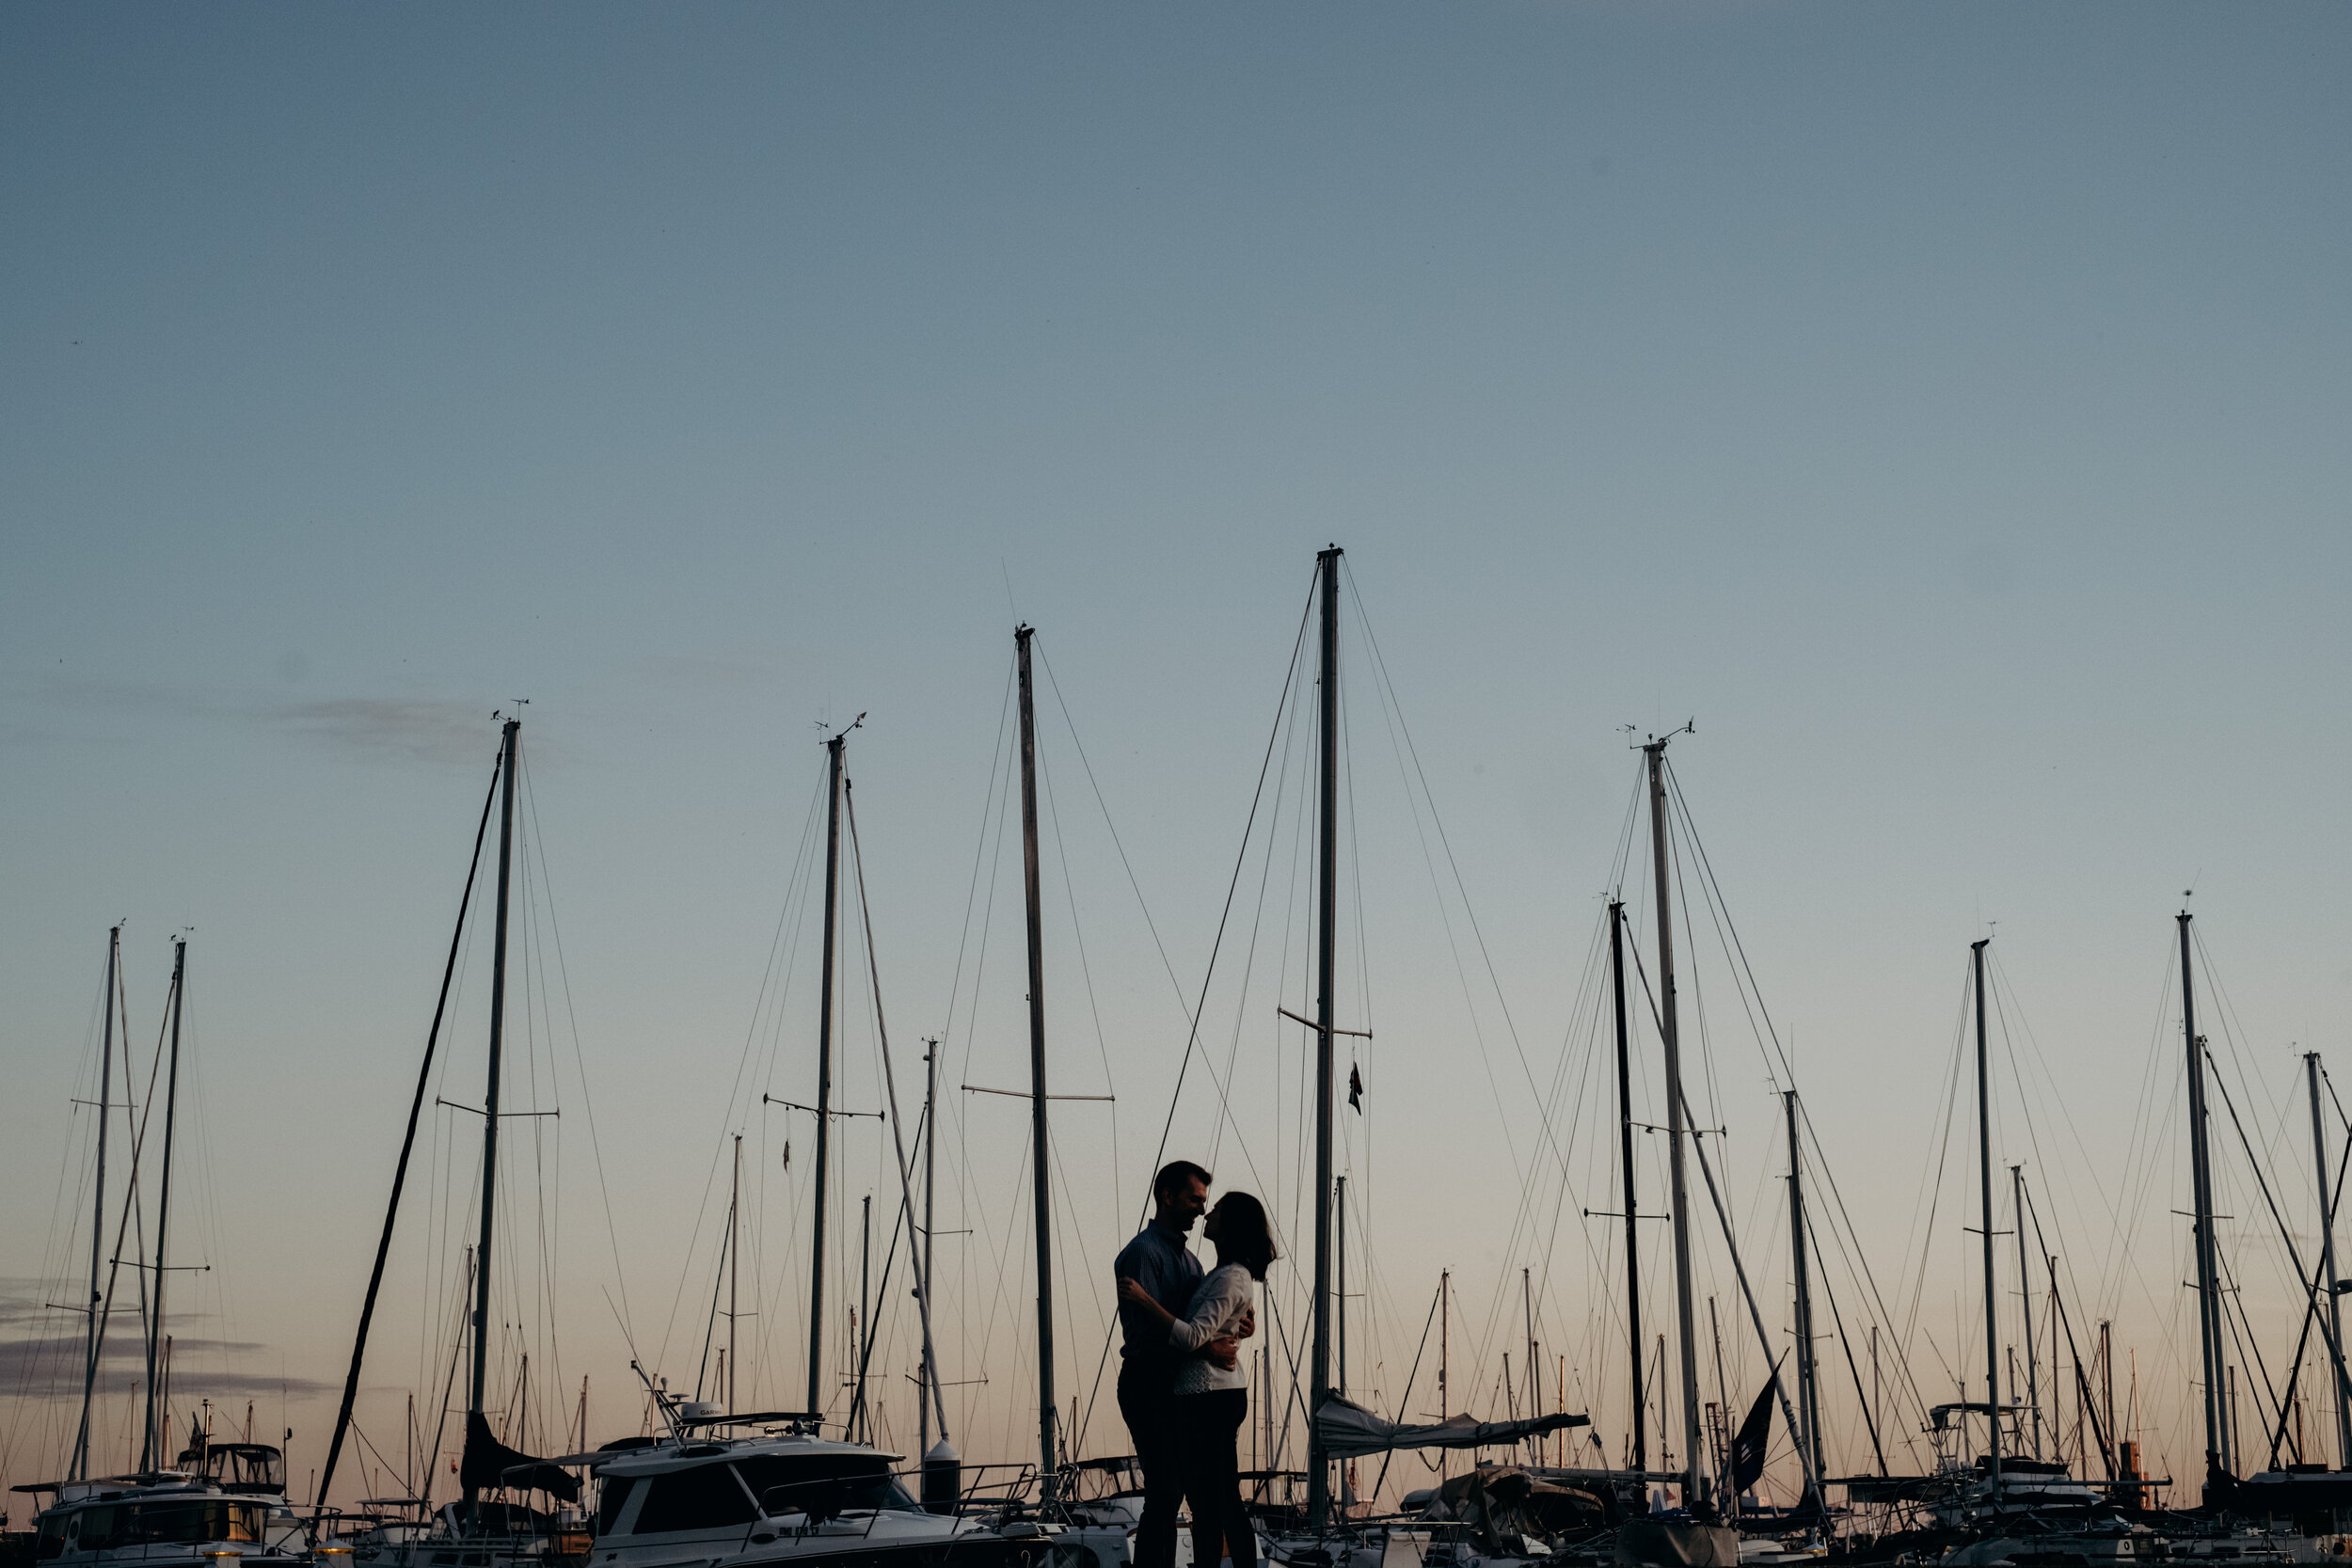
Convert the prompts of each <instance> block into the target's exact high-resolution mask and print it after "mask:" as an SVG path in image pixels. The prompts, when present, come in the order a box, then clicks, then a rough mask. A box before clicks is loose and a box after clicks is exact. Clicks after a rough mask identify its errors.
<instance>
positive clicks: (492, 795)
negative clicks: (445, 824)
mask: <svg viewBox="0 0 2352 1568" xmlns="http://www.w3.org/2000/svg"><path fill="white" fill-rule="evenodd" d="M521 746H522V723H521V721H519V720H516V719H508V720H506V721H505V722H504V726H503V728H502V730H501V738H500V745H499V754H498V760H497V763H496V765H495V767H494V768H493V770H492V773H491V783H490V790H489V793H488V795H487V796H486V797H485V800H484V801H483V806H482V822H481V826H480V827H479V828H477V829H476V830H475V833H474V858H473V862H472V863H471V864H470V865H469V868H468V870H467V875H466V891H465V895H464V896H463V897H462V898H461V899H460V900H459V903H458V912H457V928H456V931H455V933H454V934H453V936H452V938H451V940H450V950H449V961H448V964H447V965H446V967H445V968H444V969H443V971H442V977H441V995H440V1001H439V1003H438V1004H437V1006H435V1008H434V1016H433V1028H432V1032H431V1034H430V1035H429V1036H428V1037H427V1041H426V1045H425V1053H424V1066H423V1068H422V1069H421V1071H420V1073H419V1075H418V1079H417V1094H416V1099H415V1101H414V1103H412V1104H411V1106H410V1108H409V1113H408V1130H407V1133H406V1136H405V1140H404V1141H403V1143H402V1145H401V1151H400V1160H399V1163H398V1164H397V1165H396V1166H395V1167H394V1171H393V1177H392V1191H391V1199H390V1202H389V1205H388V1207H387V1209H386V1212H385V1216H384V1229H383V1235H382V1239H381V1240H380V1241H379V1243H377V1246H376V1253H375V1265H374V1270H373V1273H372V1274H371V1275H370V1276H369V1280H368V1288H367V1294H366V1297H365V1300H364V1303H363V1305H362V1306H361V1307H360V1313H359V1324H358V1334H357V1336H356V1338H355V1339H354V1341H353V1347H352V1354H351V1365H350V1370H349V1373H348V1375H347V1376H346V1378H345V1380H344V1384H343V1395H342V1408H341V1409H340V1410H339V1411H338V1412H337V1415H336V1420H335V1428H334V1433H333V1436H332V1437H331V1438H330V1440H329V1442H328V1445H327V1452H326V1465H325V1467H324V1469H323V1470H322V1471H321V1473H320V1476H319V1482H318V1495H317V1497H316V1499H315V1500H314V1504H313V1506H314V1508H315V1509H316V1511H317V1516H318V1518H319V1521H320V1528H321V1529H322V1530H325V1529H326V1528H330V1526H329V1522H328V1521H329V1515H328V1513H327V1511H326V1496H327V1490H328V1488H329V1487H330V1486H331V1485H332V1484H333V1482H334V1478H335V1469H336V1464H337V1461H338V1460H339V1458H340V1457H341V1455H342V1449H343V1442H344V1439H345V1437H346V1436H347V1435H348V1434H349V1433H350V1432H351V1431H352V1408H353V1403H354V1401H355V1400H356V1398H357V1396H358V1388H359V1373H360V1369H361V1367H362V1365H363V1364H364V1361H365V1358H366V1354H367V1343H368V1329H369V1325H370V1323H371V1322H372V1321H373V1317H374V1313H375V1306H376V1298H377V1293H378V1291H380V1289H381V1287H382V1285H383V1279H384V1265H385V1259H386V1258H387V1257H388V1256H389V1252H390V1250H391V1243H392V1232H393V1226H394V1223H395V1221H396V1220H397V1218H398V1216H399V1212H400V1197H401V1190H402V1188H403V1186H404V1185H405V1180H406V1178H407V1172H408V1161H409V1156H410V1154H411V1152H412V1151H413V1149H414V1148H415V1145H416V1136H417V1123H418V1117H419V1115H420V1113H421V1110H422V1109H423V1106H424V1101H425V1093H426V1090H427V1088H428V1087H429V1085H430V1084H431V1082H432V1072H433V1058H434V1053H435V1050H436V1048H437V1045H438V1043H439V1040H440V1032H441V1022H442V1019H443V1017H444V1015H445V1013H446V1011H447V1008H448V1006H449V997H450V984H451V979H452V977H453V975H454V974H455V973H456V968H457V959H458V956H459V953H460V951H461V944H462V942H463V941H464V938H465V932H466V915H467V911H468V910H469V908H470V907H471V905H472V901H473V891H474V881H475V877H476V874H477V873H478V872H479V870H480V868H481V859H482V846H483V843H484V841H485V837H486V835H487V832H488V830H489V824H490V816H491V814H492V812H493V810H494V809H495V810H496V811H497V812H498V816H499V821H500V826H499V843H498V865H497V873H498V875H497V881H498V894H497V900H498V902H497V926H496V931H495V935H494V938H493V942H492V949H491V981H490V1018H489V1053H488V1054H489V1060H488V1068H489V1071H488V1082H487V1085H486V1087H485V1090H484V1094H483V1102H482V1106H481V1109H480V1115H481V1117H482V1124H483V1143H482V1191H481V1196H480V1200H479V1204H478V1209H479V1213H478V1222H479V1225H480V1227H481V1228H480V1233H479V1239H478V1240H477V1242H476V1243H475V1245H474V1247H473V1249H472V1254H471V1267H472V1280H471V1285H472V1291H473V1301H472V1311H471V1313H470V1315H469V1323H468V1325H467V1326H468V1333H467V1338H466V1342H465V1345H464V1346H463V1347H462V1348H464V1349H467V1350H469V1351H470V1353H471V1354H470V1357H469V1359H470V1362H471V1370H470V1375H469V1377H468V1379H467V1381H466V1396H467V1397H466V1427H465V1432H466V1437H465V1449H464V1453H463V1457H462V1458H461V1459H460V1461H459V1465H458V1483H459V1485H460V1486H461V1487H462V1488H463V1495H462V1496H461V1497H459V1498H458V1499H457V1500H456V1501H454V1502H452V1503H448V1504H446V1505H444V1506H442V1507H441V1508H440V1509H439V1510H438V1511H437V1512H435V1513H431V1515H430V1518H429V1522H427V1523H424V1524H423V1526H422V1528H419V1524H418V1523H417V1522H415V1521H409V1522H404V1523H393V1522H390V1521H377V1522H373V1524H372V1525H371V1527H370V1528H366V1529H364V1530H361V1531H359V1532H357V1533H356V1534H355V1535H353V1536H352V1537H351V1538H350V1543H351V1544H350V1549H351V1552H352V1555H353V1557H354V1558H355V1559H357V1560H363V1561H367V1562H370V1563H375V1564H382V1565H384V1568H500V1565H502V1564H507V1563H513V1562H517V1561H530V1562H537V1563H558V1562H580V1561H584V1560H585V1558H586V1554H587V1550H588V1543H589V1532H588V1528H587V1525H588V1521H587V1519H586V1516H585V1515H584V1514H583V1513H580V1512H578V1511H577V1510H575V1509H570V1508H559V1509H556V1510H546V1509H538V1508H533V1507H531V1506H529V1505H527V1504H525V1503H522V1502H520V1501H516V1500H515V1499H514V1496H513V1495H514V1494H516V1493H521V1494H525V1495H528V1494H529V1493H531V1492H534V1491H535V1492H540V1493H544V1494H546V1495H547V1496H548V1497H550V1498H552V1499H553V1500H555V1501H556V1502H557V1503H559V1504H567V1505H568V1504H572V1503H576V1502H577V1501H578V1499H579V1497H580V1483H579V1481H578V1480H577V1479H576V1478H575V1477H574V1476H573V1475H572V1474H571V1473H570V1472H569V1471H568V1470H566V1469H565V1468H564V1466H562V1465H554V1464H550V1463H548V1461H545V1460H540V1459H534V1458H532V1456H531V1455H529V1454H526V1453H521V1452H518V1451H517V1450H516V1449H511V1448H509V1447H507V1446H506V1444H505V1442H504V1441H503V1440H502V1439H501V1437H500V1436H499V1434H498V1433H495V1432H494V1431H493V1430H492V1429H491V1426H490V1421H489V1418H488V1415H487V1413H486V1408H485V1407H486V1403H487V1400H488V1384H489V1349H490V1343H491V1340H492V1338H493V1336H494V1328H493V1321H492V1317H491V1300H492V1289H491V1287H492V1279H493V1275H494V1273H495V1268H494V1264H495V1260H496V1258H497V1256H498V1255H497V1253H496V1251H495V1250H494V1249H493V1247H492V1241H493V1233H494V1222H495V1220H496V1217H497V1215H498V1212H499V1203H498V1196H499V1189H498V1170H499V1127H500V1121H501V1111H500V1108H499V1101H500V1091H501V1086H502V1085H501V1053H502V1048H503V1046H504V1043H505V1039H504V1034H505V1016H506V990H507V954H508V941H507V939H508V927H509V923H510V922H509V915H510V902H511V898H510V895H511V891H512V880H513V872H514V865H515V861H516V852H515V843H514V840H515V799H516V797H515V781H516V767H517V764H518V760H519V754H520V751H521ZM468 1109H471V1107H468ZM510 1114H511V1113H510ZM428 1473H429V1472H428ZM491 1493H503V1494H506V1496H504V1497H491V1496H486V1495H485V1494H491ZM413 1506H417V1507H419V1508H420V1509H423V1508H429V1507H430V1506H431V1505H430V1504H429V1502H424V1501H420V1502H419V1503H417V1504H415V1505H413Z"/></svg>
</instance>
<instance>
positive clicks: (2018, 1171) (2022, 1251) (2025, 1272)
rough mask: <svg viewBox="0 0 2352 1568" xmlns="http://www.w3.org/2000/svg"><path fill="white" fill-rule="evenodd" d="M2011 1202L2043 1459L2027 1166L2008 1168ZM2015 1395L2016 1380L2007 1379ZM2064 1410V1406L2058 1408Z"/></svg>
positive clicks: (2030, 1392)
mask: <svg viewBox="0 0 2352 1568" xmlns="http://www.w3.org/2000/svg"><path fill="white" fill-rule="evenodd" d="M2009 1179H2010V1187H2011V1188H2012V1189H2013V1192H2014V1196H2013V1198H2012V1199H2011V1202H2012V1205H2013V1208H2014V1212H2015V1213H2016V1215H2017V1298H2018V1300H2019V1301H2021V1302H2023V1303H2024V1304H2025V1307H2026V1417H2027V1418H2028V1419H2030V1420H2031V1421H2032V1422H2033V1456H2034V1457H2035V1458H2036V1459H2040V1458H2041V1457H2042V1363H2041V1362H2040V1361H2039V1360H2038V1359H2037V1358H2036V1357H2035V1354H2034V1345H2033V1307H2034V1301H2033V1271H2032V1270H2030V1269H2028V1268H2027V1267H2026V1167H2025V1166H2023V1165H2011V1166H2010V1167H2009ZM2015 1383H2016V1378H2015V1377H2014V1376H2012V1377H2011V1378H2010V1384H2011V1388H2010V1392H2011V1393H2014V1392H2015V1391H2016V1390H2015V1386H2014V1385H2015ZM2059 1408H2060V1409H2061V1410H2063V1409H2064V1408H2065V1407H2064V1406H2063V1405H2061V1406H2060V1407H2059Z"/></svg>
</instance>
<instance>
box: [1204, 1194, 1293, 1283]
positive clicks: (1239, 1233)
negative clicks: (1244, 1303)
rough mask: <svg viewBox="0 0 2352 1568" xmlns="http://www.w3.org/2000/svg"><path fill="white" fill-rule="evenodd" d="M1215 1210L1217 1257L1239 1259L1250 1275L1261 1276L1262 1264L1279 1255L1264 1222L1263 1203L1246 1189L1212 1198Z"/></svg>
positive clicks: (1236, 1261) (1231, 1260)
mask: <svg viewBox="0 0 2352 1568" xmlns="http://www.w3.org/2000/svg"><path fill="white" fill-rule="evenodd" d="M1216 1214H1217V1221H1216V1257H1217V1261H1218V1262H1220V1263H1239V1264H1241V1265H1242V1266H1243V1267H1244V1268H1246V1269H1248V1271H1249V1277H1250V1278H1252V1279H1263V1278H1264V1277H1265V1271H1266V1265H1268V1264H1269V1263H1272V1262H1273V1261H1274V1260H1275V1259H1277V1258H1279V1257H1281V1256H1282V1254H1281V1252H1280V1251H1279V1249H1277V1248H1276V1246H1275V1244H1274V1229H1273V1227H1271V1226H1269V1225H1267V1224H1266V1218H1265V1205H1263V1204H1262V1203H1260V1202H1259V1201H1258V1200H1257V1199H1256V1198H1254V1197H1251V1196H1249V1195H1248V1193H1227V1194H1226V1195H1225V1196H1223V1197H1220V1198H1218V1199H1217V1200H1216Z"/></svg>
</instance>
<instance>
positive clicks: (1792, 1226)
mask: <svg viewBox="0 0 2352 1568" xmlns="http://www.w3.org/2000/svg"><path fill="white" fill-rule="evenodd" d="M1781 1100H1782V1101H1783V1102H1784V1103H1785V1104H1786V1105H1787V1107H1788V1235H1789V1241H1790V1245H1791V1253H1792V1255H1793V1257H1794V1259H1795V1265H1796V1266H1795V1269H1794V1273H1795V1275H1796V1285H1797V1414H1798V1417H1799V1418H1800V1419H1801V1420H1802V1421H1803V1422H1804V1431H1802V1432H1800V1433H1797V1434H1796V1436H1797V1444H1798V1446H1799V1447H1800V1448H1801V1449H1804V1451H1805V1452H1806V1453H1807V1454H1809V1455H1810V1456H1811V1458H1812V1461H1813V1463H1812V1464H1811V1465H1809V1466H1808V1468H1809V1469H1810V1470H1811V1472H1812V1473H1813V1474H1814V1475H1817V1476H1818V1475H1820V1474H1821V1472H1822V1465H1821V1394H1820V1385H1819V1382H1818V1377H1819V1372H1818V1370H1817V1369H1816V1367H1815V1365H1814V1360H1813V1282H1812V1275H1811V1273H1810V1271H1809V1267H1808V1264H1807V1260H1806V1257H1805V1244H1804V1243H1805V1233H1804V1154H1803V1152H1802V1150H1801V1148H1800V1145H1799V1143H1798V1139H1797V1091H1796V1090H1794V1089H1788V1090H1784V1091H1783V1092H1782V1094H1781ZM1729 1414H1730V1412H1729V1411H1725V1412H1724V1415H1726V1416H1728V1415H1729Z"/></svg>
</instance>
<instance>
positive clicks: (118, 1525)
mask: <svg viewBox="0 0 2352 1568" xmlns="http://www.w3.org/2000/svg"><path fill="white" fill-rule="evenodd" d="M267 1513H268V1507H267V1505H265V1504H262V1503H247V1502H230V1501H229V1500H227V1499H226V1498H222V1497H191V1498H189V1499H188V1500H187V1501H185V1502H179V1501H173V1502H152V1503H116V1504H113V1505H111V1506H108V1507H103V1508H86V1509H83V1510H82V1511H81V1522H82V1538H81V1540H80V1541H79V1542H77V1543H76V1544H75V1545H76V1549H77V1550H80V1551H85V1552H95V1551H108V1550H112V1549H113V1548H115V1547H118V1546H141V1545H151V1544H156V1545H194V1544H199V1543H202V1542H208V1541H259V1540H261V1539H262V1523H263V1521H264V1519H265V1517H266V1516H267Z"/></svg>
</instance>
